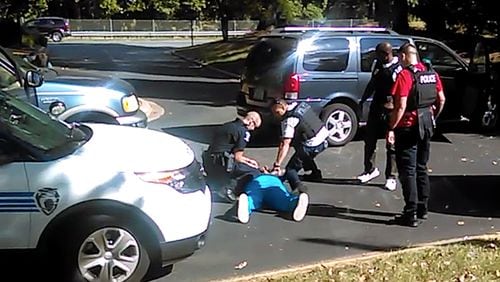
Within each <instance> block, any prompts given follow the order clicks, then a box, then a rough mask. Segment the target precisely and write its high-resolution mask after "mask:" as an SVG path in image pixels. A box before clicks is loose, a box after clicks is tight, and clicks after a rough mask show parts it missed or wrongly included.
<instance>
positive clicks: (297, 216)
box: [293, 193, 309, 221]
mask: <svg viewBox="0 0 500 282" xmlns="http://www.w3.org/2000/svg"><path fill="white" fill-rule="evenodd" d="M308 206H309V195H307V194H306V193H300V194H299V200H298V201H297V206H296V207H295V209H294V210H293V220H295V221H302V220H303V219H304V217H305V216H306V213H307V207H308Z"/></svg>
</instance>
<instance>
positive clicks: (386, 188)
mask: <svg viewBox="0 0 500 282" xmlns="http://www.w3.org/2000/svg"><path fill="white" fill-rule="evenodd" d="M396 188H397V185H394V188H390V187H389V186H387V185H384V189H385V190H388V191H396Z"/></svg>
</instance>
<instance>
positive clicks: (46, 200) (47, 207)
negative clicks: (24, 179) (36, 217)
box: [35, 188, 59, 215]
mask: <svg viewBox="0 0 500 282" xmlns="http://www.w3.org/2000/svg"><path fill="white" fill-rule="evenodd" d="M35 199H36V204H37V205H38V207H39V208H40V210H42V212H43V213H44V214H45V215H49V214H51V213H53V212H54V211H55V210H56V208H57V204H59V193H58V192H57V189H54V188H42V189H40V190H38V192H37V193H36V194H35Z"/></svg>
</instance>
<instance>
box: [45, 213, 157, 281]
mask: <svg viewBox="0 0 500 282" xmlns="http://www.w3.org/2000/svg"><path fill="white" fill-rule="evenodd" d="M93 219H96V220H93ZM103 219H104V220H103ZM117 223H118V224H117ZM57 237H58V238H57V240H56V241H53V243H54V245H53V248H54V249H53V250H52V252H53V253H54V254H57V258H56V261H57V262H58V264H59V266H58V269H59V270H58V271H60V273H59V274H61V275H62V277H61V278H62V279H64V281H82V282H83V281H110V282H111V281H113V282H114V281H116V282H122V281H142V279H143V277H144V276H145V275H146V273H147V271H148V268H149V265H150V259H149V254H148V251H147V250H146V248H145V247H144V246H143V245H142V244H141V241H140V240H139V237H137V234H136V233H134V231H132V229H130V227H129V226H127V224H126V223H124V222H122V223H120V221H119V220H117V219H116V218H115V219H113V218H111V217H108V216H95V217H91V218H90V220H85V221H83V222H82V221H80V222H79V223H78V226H75V225H73V227H72V228H65V230H64V234H61V236H57ZM49 250H50V249H49Z"/></svg>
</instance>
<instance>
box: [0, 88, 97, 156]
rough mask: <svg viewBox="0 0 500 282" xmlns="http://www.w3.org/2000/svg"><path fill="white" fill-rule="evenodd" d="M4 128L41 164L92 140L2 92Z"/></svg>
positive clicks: (0, 122)
mask: <svg viewBox="0 0 500 282" xmlns="http://www.w3.org/2000/svg"><path fill="white" fill-rule="evenodd" d="M0 128H1V131H2V133H3V134H5V135H7V136H8V137H9V138H11V139H13V140H15V141H19V142H20V143H21V145H22V146H25V147H26V149H27V150H28V151H30V152H31V153H32V154H33V155H34V156H35V157H36V158H37V159H40V160H50V159H57V158H59V157H62V156H64V155H67V154H70V153H71V152H73V151H74V150H76V148H78V147H80V146H81V145H82V144H83V143H84V142H85V141H86V140H88V134H87V133H85V132H84V131H82V130H80V129H78V128H75V127H74V126H71V125H69V124H66V123H64V122H61V121H59V120H57V119H56V118H55V117H52V116H50V115H49V114H47V113H45V112H43V111H42V110H40V109H39V108H36V107H34V106H33V105H31V104H29V103H26V102H24V101H22V100H19V99H17V98H15V97H14V96H12V95H10V94H8V93H5V92H0Z"/></svg>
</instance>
